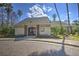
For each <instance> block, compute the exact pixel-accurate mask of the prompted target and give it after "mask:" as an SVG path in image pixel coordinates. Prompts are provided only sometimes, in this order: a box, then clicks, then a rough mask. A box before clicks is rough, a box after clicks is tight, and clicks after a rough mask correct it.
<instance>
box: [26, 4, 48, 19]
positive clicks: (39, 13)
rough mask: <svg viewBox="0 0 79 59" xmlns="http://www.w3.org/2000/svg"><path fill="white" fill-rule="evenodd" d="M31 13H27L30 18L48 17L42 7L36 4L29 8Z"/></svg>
mask: <svg viewBox="0 0 79 59" xmlns="http://www.w3.org/2000/svg"><path fill="white" fill-rule="evenodd" d="M29 11H30V12H28V13H27V15H28V17H43V16H47V15H46V14H45V13H44V11H43V9H42V8H41V7H40V5H38V4H36V5H34V6H33V7H31V8H29Z"/></svg>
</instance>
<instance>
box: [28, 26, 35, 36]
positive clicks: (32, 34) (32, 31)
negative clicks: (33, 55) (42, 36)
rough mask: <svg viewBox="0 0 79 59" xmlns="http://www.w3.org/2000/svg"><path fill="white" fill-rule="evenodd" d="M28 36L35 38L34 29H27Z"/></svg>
mask: <svg viewBox="0 0 79 59" xmlns="http://www.w3.org/2000/svg"><path fill="white" fill-rule="evenodd" d="M28 36H36V28H35V27H28Z"/></svg>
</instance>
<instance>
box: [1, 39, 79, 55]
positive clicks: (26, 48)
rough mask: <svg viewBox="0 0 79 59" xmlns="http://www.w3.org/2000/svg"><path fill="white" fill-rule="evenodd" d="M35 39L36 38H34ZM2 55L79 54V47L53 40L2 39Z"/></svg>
mask: <svg viewBox="0 0 79 59" xmlns="http://www.w3.org/2000/svg"><path fill="white" fill-rule="evenodd" d="M34 40H35V39H34ZM0 55H2V56H79V47H78V46H72V45H64V44H59V43H53V42H44V41H39V40H38V41H33V39H32V40H21V41H0Z"/></svg>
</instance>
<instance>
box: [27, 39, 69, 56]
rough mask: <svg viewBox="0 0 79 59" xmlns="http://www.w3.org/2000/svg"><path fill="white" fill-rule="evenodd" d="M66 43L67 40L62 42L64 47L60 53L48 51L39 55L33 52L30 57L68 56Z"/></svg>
mask: <svg viewBox="0 0 79 59" xmlns="http://www.w3.org/2000/svg"><path fill="white" fill-rule="evenodd" d="M64 42H65V40H63V41H62V46H61V49H60V50H59V51H53V50H47V51H44V52H40V53H38V52H32V53H31V54H29V55H28V56H68V55H67V54H66V53H65V45H64Z"/></svg>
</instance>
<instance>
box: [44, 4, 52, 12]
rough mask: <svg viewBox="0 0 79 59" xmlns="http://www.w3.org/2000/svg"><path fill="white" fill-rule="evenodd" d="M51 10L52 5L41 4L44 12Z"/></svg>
mask: <svg viewBox="0 0 79 59" xmlns="http://www.w3.org/2000/svg"><path fill="white" fill-rule="evenodd" d="M52 10H53V8H52V7H46V6H45V5H43V11H44V12H50V11H52Z"/></svg>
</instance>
